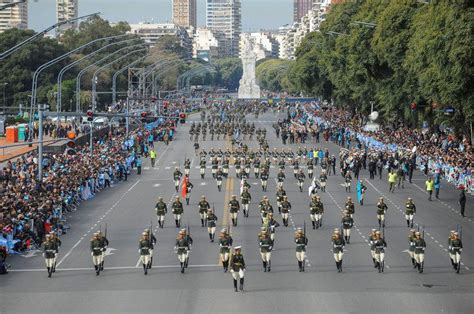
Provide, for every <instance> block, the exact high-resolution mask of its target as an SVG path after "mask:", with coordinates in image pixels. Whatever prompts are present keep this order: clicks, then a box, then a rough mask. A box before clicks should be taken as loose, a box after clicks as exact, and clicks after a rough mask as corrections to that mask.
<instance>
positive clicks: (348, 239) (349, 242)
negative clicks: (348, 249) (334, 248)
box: [347, 236, 351, 244]
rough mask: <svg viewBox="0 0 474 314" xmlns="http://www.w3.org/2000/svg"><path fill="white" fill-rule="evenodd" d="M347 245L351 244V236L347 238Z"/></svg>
mask: <svg viewBox="0 0 474 314" xmlns="http://www.w3.org/2000/svg"><path fill="white" fill-rule="evenodd" d="M347 244H351V236H348V237H347Z"/></svg>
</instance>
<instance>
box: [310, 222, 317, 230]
mask: <svg viewBox="0 0 474 314" xmlns="http://www.w3.org/2000/svg"><path fill="white" fill-rule="evenodd" d="M311 223H312V224H313V229H316V223H315V222H314V221H311Z"/></svg>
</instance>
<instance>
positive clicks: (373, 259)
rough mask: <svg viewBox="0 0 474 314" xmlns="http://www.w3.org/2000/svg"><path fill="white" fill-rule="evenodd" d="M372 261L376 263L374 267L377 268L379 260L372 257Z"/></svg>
mask: <svg viewBox="0 0 474 314" xmlns="http://www.w3.org/2000/svg"><path fill="white" fill-rule="evenodd" d="M372 263H374V268H377V262H376V261H375V258H373V257H372Z"/></svg>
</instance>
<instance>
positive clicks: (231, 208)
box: [44, 105, 462, 291]
mask: <svg viewBox="0 0 474 314" xmlns="http://www.w3.org/2000/svg"><path fill="white" fill-rule="evenodd" d="M215 109H216V108H212V109H211V110H210V111H209V112H206V111H201V113H200V117H201V122H192V123H191V125H190V128H189V140H190V141H191V143H192V144H194V149H195V156H194V159H197V160H198V161H197V168H198V169H199V175H198V177H193V180H199V179H200V180H204V179H207V178H209V176H211V177H212V179H213V180H214V181H215V184H216V188H214V187H212V186H208V187H207V192H208V196H206V195H202V196H201V197H200V198H199V199H198V200H197V201H195V203H197V209H196V210H197V212H198V214H199V219H200V226H201V227H202V228H207V233H208V236H209V242H210V243H215V242H217V244H218V245H219V247H218V248H216V253H218V255H219V260H220V264H221V265H222V267H223V271H224V272H225V273H226V272H228V271H230V273H231V275H232V278H233V286H234V290H235V291H244V274H245V271H246V264H245V262H244V256H243V253H242V252H243V249H242V246H240V245H234V240H233V238H232V232H233V230H235V229H236V228H239V227H240V225H241V219H252V218H251V217H253V215H250V214H251V213H252V212H253V211H255V214H257V212H258V216H257V217H258V218H259V219H258V222H257V223H258V224H260V225H261V227H260V228H259V230H256V233H257V242H258V247H259V253H260V257H261V260H262V269H263V271H264V272H271V270H272V252H273V251H274V249H275V246H276V242H277V237H276V233H277V230H278V228H288V227H294V229H295V232H294V244H295V254H296V261H297V265H298V271H299V272H305V264H307V255H306V252H307V249H308V243H309V241H308V231H307V230H306V219H307V221H308V222H309V221H310V222H311V225H310V229H312V230H315V231H311V232H324V231H319V230H321V229H323V225H324V224H323V221H324V214H325V206H324V204H323V202H322V199H321V195H322V194H324V193H326V187H327V184H328V181H329V178H332V179H331V180H334V181H339V182H340V183H341V185H343V186H344V188H345V191H346V192H347V194H349V193H351V192H352V190H351V185H352V182H353V181H354V180H356V182H357V201H358V202H357V204H358V205H357V206H358V207H362V206H364V195H365V193H366V192H367V190H368V189H367V187H366V186H365V185H364V183H363V181H362V180H359V172H360V168H361V167H362V164H363V163H366V162H367V161H368V162H369V169H370V176H371V178H372V177H375V176H376V174H377V164H376V161H374V160H372V159H371V158H372V157H371V156H359V155H358V154H352V153H351V152H350V151H348V150H346V149H341V152H340V154H339V159H340V164H339V168H340V171H341V172H340V175H341V178H340V179H337V178H336V176H335V175H336V166H337V164H336V162H337V160H336V157H335V155H330V154H329V151H328V150H327V149H323V148H322V147H310V145H302V146H300V147H298V148H297V149H296V150H295V151H293V150H292V149H290V148H280V149H279V148H271V147H270V145H269V142H268V140H267V130H266V129H265V128H256V126H255V123H254V122H248V121H247V120H246V115H248V114H249V113H252V114H254V113H255V115H256V117H258V115H259V113H261V112H263V111H265V110H266V107H264V106H261V105H253V106H251V105H247V106H243V107H242V108H241V107H238V106H235V107H231V109H232V110H228V111H225V112H218V111H217V110H215ZM291 123H292V122H291V119H286V120H283V121H281V120H280V121H279V122H278V123H275V124H274V126H273V128H274V131H275V134H276V136H277V137H278V138H281V137H282V135H283V134H286V133H288V128H289V126H290V124H291ZM203 141H206V142H208V143H209V142H211V143H212V142H213V141H226V148H225V149H222V148H210V149H207V150H206V149H202V148H201V147H200V146H201V145H200V143H201V144H202V142H203ZM282 141H283V142H285V141H286V139H285V140H283V138H282ZM251 142H253V143H251ZM252 144H254V145H252ZM257 146H258V147H257ZM181 162H182V164H181ZM208 165H209V168H210V173H208ZM191 168H192V162H191V160H190V159H189V158H188V157H187V156H185V157H184V160H181V161H179V165H178V166H176V167H175V168H174V169H173V170H172V173H171V174H170V176H171V178H170V181H173V184H174V188H175V194H176V196H173V197H174V198H173V199H172V201H170V203H169V204H167V203H165V201H164V200H163V197H161V196H159V197H158V199H157V201H156V204H155V208H154V210H155V213H156V221H157V224H158V228H159V229H164V228H165V227H166V217H167V216H168V206H169V207H170V209H171V214H172V215H173V219H174V226H173V227H175V228H177V230H178V231H177V236H176V242H175V245H174V250H175V253H176V255H177V259H178V261H179V266H180V270H181V273H185V271H186V269H187V268H188V265H189V260H190V253H191V249H192V247H193V239H192V237H191V230H190V225H189V223H188V224H187V225H184V224H183V217H185V216H186V215H187V213H186V210H185V209H187V208H189V207H192V206H194V204H195V203H191V202H190V200H191V194H192V190H193V188H194V185H193V184H192V183H191V180H190V176H191V173H190V172H191V171H190V170H191ZM287 168H289V169H290V170H291V173H292V174H293V176H290V177H289V178H287V172H286V170H287ZM318 168H319V169H318ZM231 169H233V170H231ZM272 169H274V170H272ZM182 171H183V172H182ZM390 171H393V170H390ZM381 172H382V170H381V169H380V170H379V174H381ZM316 173H318V174H316ZM390 173H391V172H390ZM231 177H234V178H235V179H237V180H238V182H240V194H239V195H237V194H232V195H230V194H229V199H228V201H226V203H225V204H224V215H223V217H222V218H220V217H218V216H217V213H216V209H215V206H214V204H213V203H212V202H211V203H210V200H211V199H212V200H213V201H216V202H217V201H218V198H219V197H220V195H222V194H221V193H222V192H223V187H222V185H223V182H226V180H228V179H229V178H231ZM270 177H273V178H274V180H275V186H276V189H275V190H274V191H269V190H268V186H269V184H268V180H269V179H270ZM408 179H409V180H411V175H410V176H409V178H408ZM252 180H255V181H254V182H252V183H253V184H251V183H250V181H252ZM397 180H398V181H397ZM397 180H395V181H394V180H393V179H391V177H390V176H389V191H390V192H392V190H393V189H394V188H395V186H396V185H397V186H398V188H400V187H401V188H404V181H405V177H404V176H403V175H401V176H399V177H398V178H397ZM288 182H292V184H295V185H296V186H297V191H299V193H300V194H301V197H302V198H305V199H306V198H307V199H308V203H307V204H309V205H308V207H307V210H308V212H307V218H306V219H305V222H304V223H303V225H302V226H301V225H300V226H296V225H294V224H293V220H292V217H291V212H292V210H293V207H292V203H291V200H290V198H289V195H288V193H287V191H286V190H285V187H288V184H289V183H288ZM170 184H171V182H170ZM252 185H260V188H258V189H261V191H262V193H265V195H263V197H262V199H261V200H256V199H255V198H253V197H252ZM306 191H307V193H308V194H307V195H306ZM224 192H227V191H224ZM267 193H268V194H273V193H274V195H275V203H274V205H276V206H275V209H278V211H275V210H274V207H273V205H272V202H271V200H270V198H269V195H267ZM320 193H321V194H320ZM209 196H211V197H209ZM182 200H183V201H182ZM403 207H404V218H405V220H406V224H407V227H408V228H410V229H409V233H408V244H407V251H408V254H409V257H410V259H411V264H412V266H413V268H415V269H416V270H418V272H419V273H422V272H423V270H424V255H425V250H426V247H427V246H426V242H425V240H424V234H425V228H424V227H422V226H420V225H418V224H416V225H417V226H418V227H417V228H416V227H414V226H415V214H416V211H417V208H416V205H415V203H414V201H413V199H412V198H408V199H407V201H406V203H405V204H404V206H403ZM390 211H391V209H389V206H388V205H387V203H386V202H385V200H384V197H380V198H379V200H378V203H377V204H376V206H375V207H374V209H373V212H374V218H376V219H374V221H373V225H374V226H377V227H375V228H373V229H372V230H371V232H370V234H369V235H368V246H369V250H367V251H368V252H369V251H370V256H371V258H372V261H373V266H374V268H376V269H377V270H378V272H379V273H383V272H384V271H385V253H386V250H387V249H388V247H389V246H388V245H387V242H388V241H387V239H386V237H385V229H386V228H387V227H388V226H389V222H387V213H388V212H390ZM340 215H341V216H340V217H341V218H340V225H338V226H337V227H336V228H334V226H333V227H331V230H332V232H331V234H330V235H329V236H327V237H328V238H330V243H331V247H330V248H328V249H330V250H331V252H332V253H333V257H334V262H335V264H336V269H337V272H339V273H340V272H343V258H344V254H345V253H347V252H348V251H349V249H348V248H349V245H350V244H351V231H352V229H353V228H354V227H355V225H356V222H355V218H356V217H357V214H356V203H354V201H353V200H352V197H351V196H347V201H346V203H345V205H344V208H343V209H342V210H341V214H340ZM392 219H394V218H392ZM278 220H280V221H281V225H280V223H279V222H278ZM185 221H187V218H186V219H185ZM218 221H222V226H223V227H222V229H221V230H220V232H219V233H218V239H217V240H216V239H215V233H216V229H217V224H218ZM316 230H318V231H316ZM324 230H326V229H324ZM108 245H109V240H108V239H107V231H106V230H105V233H102V232H100V231H99V232H96V233H95V234H94V236H93V238H92V239H91V241H90V252H91V256H92V263H93V265H94V269H95V273H96V275H97V276H99V275H100V273H101V272H102V271H104V258H105V256H106V254H105V252H106V251H107V247H108ZM157 245H158V242H157V238H156V236H155V231H154V229H153V225H151V226H150V228H147V229H145V230H144V231H143V232H142V233H141V235H140V237H139V240H138V253H139V258H140V262H141V264H142V266H143V271H144V275H147V274H148V272H149V270H150V269H151V268H152V264H153V251H154V248H155V246H157ZM59 247H60V241H59V239H58V238H57V237H56V236H55V235H54V234H53V235H48V236H47V237H46V242H45V243H44V258H45V262H46V267H47V270H48V277H51V275H52V273H54V272H55V267H56V257H57V254H58V251H59ZM448 247H449V251H448V252H449V257H450V260H451V264H452V266H453V269H454V270H455V272H456V273H459V271H460V265H461V253H462V230H461V228H460V227H458V230H456V231H451V233H450V235H449V238H448ZM368 252H367V253H368Z"/></svg>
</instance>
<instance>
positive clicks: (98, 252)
mask: <svg viewBox="0 0 474 314" xmlns="http://www.w3.org/2000/svg"><path fill="white" fill-rule="evenodd" d="M90 249H91V255H92V262H93V264H94V268H95V274H96V276H99V274H100V270H101V265H102V250H104V247H103V242H102V241H101V239H100V235H99V233H98V232H96V233H94V237H93V238H92V240H91V245H90Z"/></svg>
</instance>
